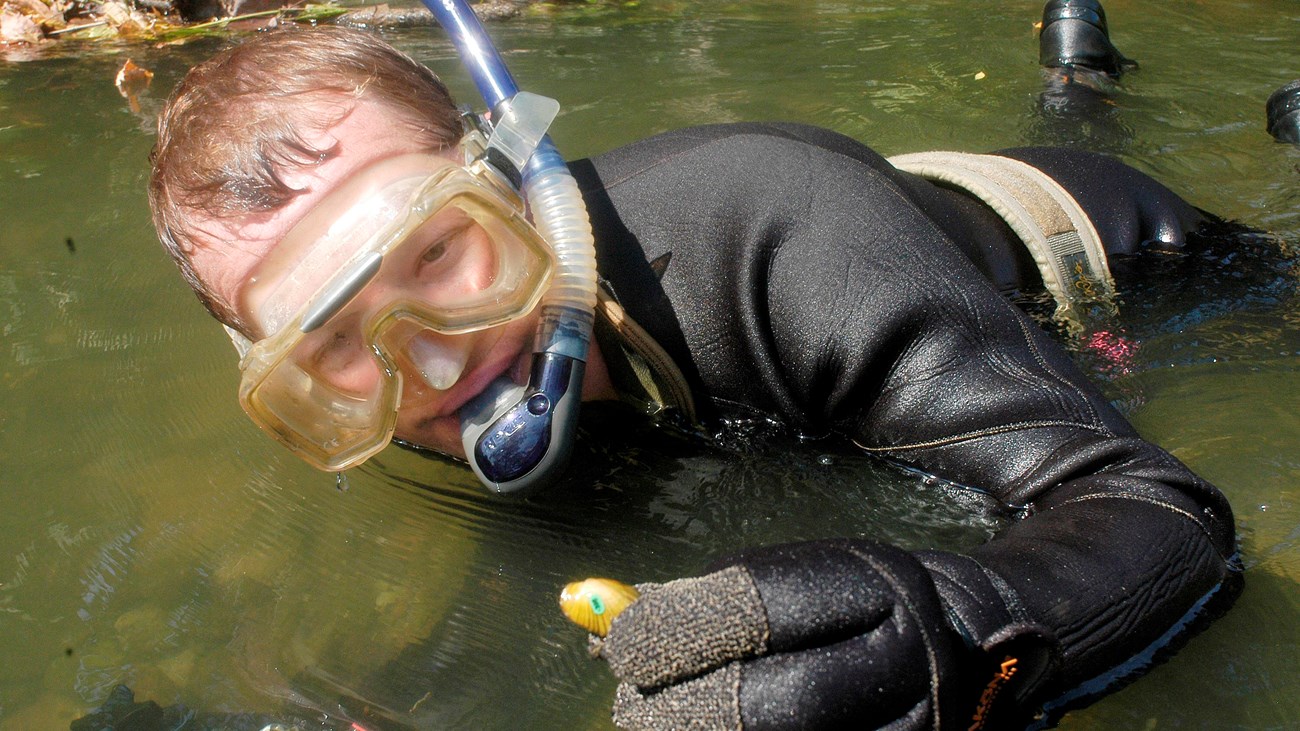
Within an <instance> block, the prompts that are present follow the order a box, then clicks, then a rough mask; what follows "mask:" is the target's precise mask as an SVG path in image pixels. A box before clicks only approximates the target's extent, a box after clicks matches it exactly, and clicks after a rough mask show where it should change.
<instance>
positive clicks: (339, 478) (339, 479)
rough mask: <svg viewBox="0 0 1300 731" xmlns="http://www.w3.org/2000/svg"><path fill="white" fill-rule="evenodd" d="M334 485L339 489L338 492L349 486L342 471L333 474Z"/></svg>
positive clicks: (345, 490)
mask: <svg viewBox="0 0 1300 731" xmlns="http://www.w3.org/2000/svg"><path fill="white" fill-rule="evenodd" d="M334 486H335V487H337V488H338V489H339V492H347V491H348V488H349V487H351V485H349V484H348V478H347V477H346V476H345V475H344V474H343V473H342V472H338V473H336V474H335V475H334Z"/></svg>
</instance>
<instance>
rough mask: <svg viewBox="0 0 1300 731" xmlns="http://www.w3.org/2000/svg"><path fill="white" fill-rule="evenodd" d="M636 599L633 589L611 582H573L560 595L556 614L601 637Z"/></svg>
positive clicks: (638, 593) (637, 594)
mask: <svg viewBox="0 0 1300 731" xmlns="http://www.w3.org/2000/svg"><path fill="white" fill-rule="evenodd" d="M639 596H641V592H639V591H637V590H636V587H634V586H628V585H627V584H624V583H623V582H621V581H615V580H613V579H586V580H584V581H575V582H573V583H572V584H569V585H568V586H566V587H564V591H562V592H560V611H562V612H564V616H566V617H568V618H569V619H570V620H572V622H573V623H574V624H576V625H578V626H579V627H582V628H583V629H585V630H587V631H588V632H590V633H592V634H594V635H596V636H598V637H604V636H605V635H606V634H607V633H608V632H609V623H610V622H613V621H614V618H615V617H617V616H618V615H619V613H620V612H622V611H623V610H624V609H627V605H629V604H631V603H632V602H634V601H636V598H637V597H639Z"/></svg>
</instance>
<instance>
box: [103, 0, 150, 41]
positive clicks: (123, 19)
mask: <svg viewBox="0 0 1300 731" xmlns="http://www.w3.org/2000/svg"><path fill="white" fill-rule="evenodd" d="M99 12H100V14H101V15H103V17H104V19H105V20H107V21H108V24H109V25H110V26H112V28H113V30H115V31H117V33H118V35H121V36H125V37H127V38H131V37H135V36H142V35H146V34H147V33H148V32H149V31H150V29H151V26H152V25H153V23H152V22H151V21H150V20H149V18H148V16H146V15H145V14H144V13H142V12H140V11H138V10H132V9H131V8H128V7H127V6H126V5H125V4H123V3H119V2H107V3H104V4H102V5H100V6H99Z"/></svg>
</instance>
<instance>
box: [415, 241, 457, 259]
mask: <svg viewBox="0 0 1300 731" xmlns="http://www.w3.org/2000/svg"><path fill="white" fill-rule="evenodd" d="M450 248H451V241H450V240H449V239H448V238H447V237H444V238H441V239H438V240H437V241H435V242H434V243H433V245H432V246H430V247H429V248H427V249H425V250H424V253H423V254H421V255H420V264H421V265H422V266H423V265H425V264H436V263H437V262H438V260H440V259H442V258H443V257H444V256H446V255H447V251H448V250H449V249H450Z"/></svg>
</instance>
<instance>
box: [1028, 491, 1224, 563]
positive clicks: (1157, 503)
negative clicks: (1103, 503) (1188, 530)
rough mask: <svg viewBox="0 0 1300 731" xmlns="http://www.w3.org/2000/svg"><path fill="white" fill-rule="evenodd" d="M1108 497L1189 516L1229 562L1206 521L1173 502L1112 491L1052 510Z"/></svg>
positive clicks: (1220, 556)
mask: <svg viewBox="0 0 1300 731" xmlns="http://www.w3.org/2000/svg"><path fill="white" fill-rule="evenodd" d="M1107 499H1110V500H1133V501H1135V502H1140V503H1147V504H1148V505H1154V506H1156V507H1158V508H1164V509H1165V510H1168V511H1169V512H1171V513H1174V514H1176V515H1181V516H1183V517H1184V518H1187V519H1188V520H1190V521H1191V522H1192V524H1193V525H1195V526H1196V527H1197V528H1198V529H1199V530H1200V531H1201V533H1203V534H1205V538H1206V540H1208V541H1209V542H1210V546H1211V547H1213V548H1214V552H1215V553H1217V554H1219V558H1220V559H1221V560H1223V561H1224V562H1227V561H1228V558H1229V557H1228V556H1224V555H1223V552H1222V551H1220V550H1219V549H1218V547H1217V546H1216V545H1215V541H1214V536H1213V535H1212V534H1211V533H1210V529H1209V528H1208V527H1207V526H1206V525H1205V523H1203V522H1202V521H1201V519H1200V518H1198V517H1197V516H1196V514H1195V513H1192V512H1190V511H1188V510H1185V509H1183V508H1180V507H1178V506H1177V505H1172V504H1170V503H1167V502H1165V501H1163V500H1153V499H1151V498H1149V497H1143V496H1141V495H1134V494H1132V493H1113V492H1111V493H1103V494H1097V495H1080V496H1079V497H1074V498H1070V499H1069V500H1065V501H1063V502H1061V503H1060V504H1058V505H1054V506H1052V508H1051V510H1055V509H1056V508H1059V507H1062V506H1065V505H1069V504H1071V503H1083V502H1086V501H1089V500H1107Z"/></svg>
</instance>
